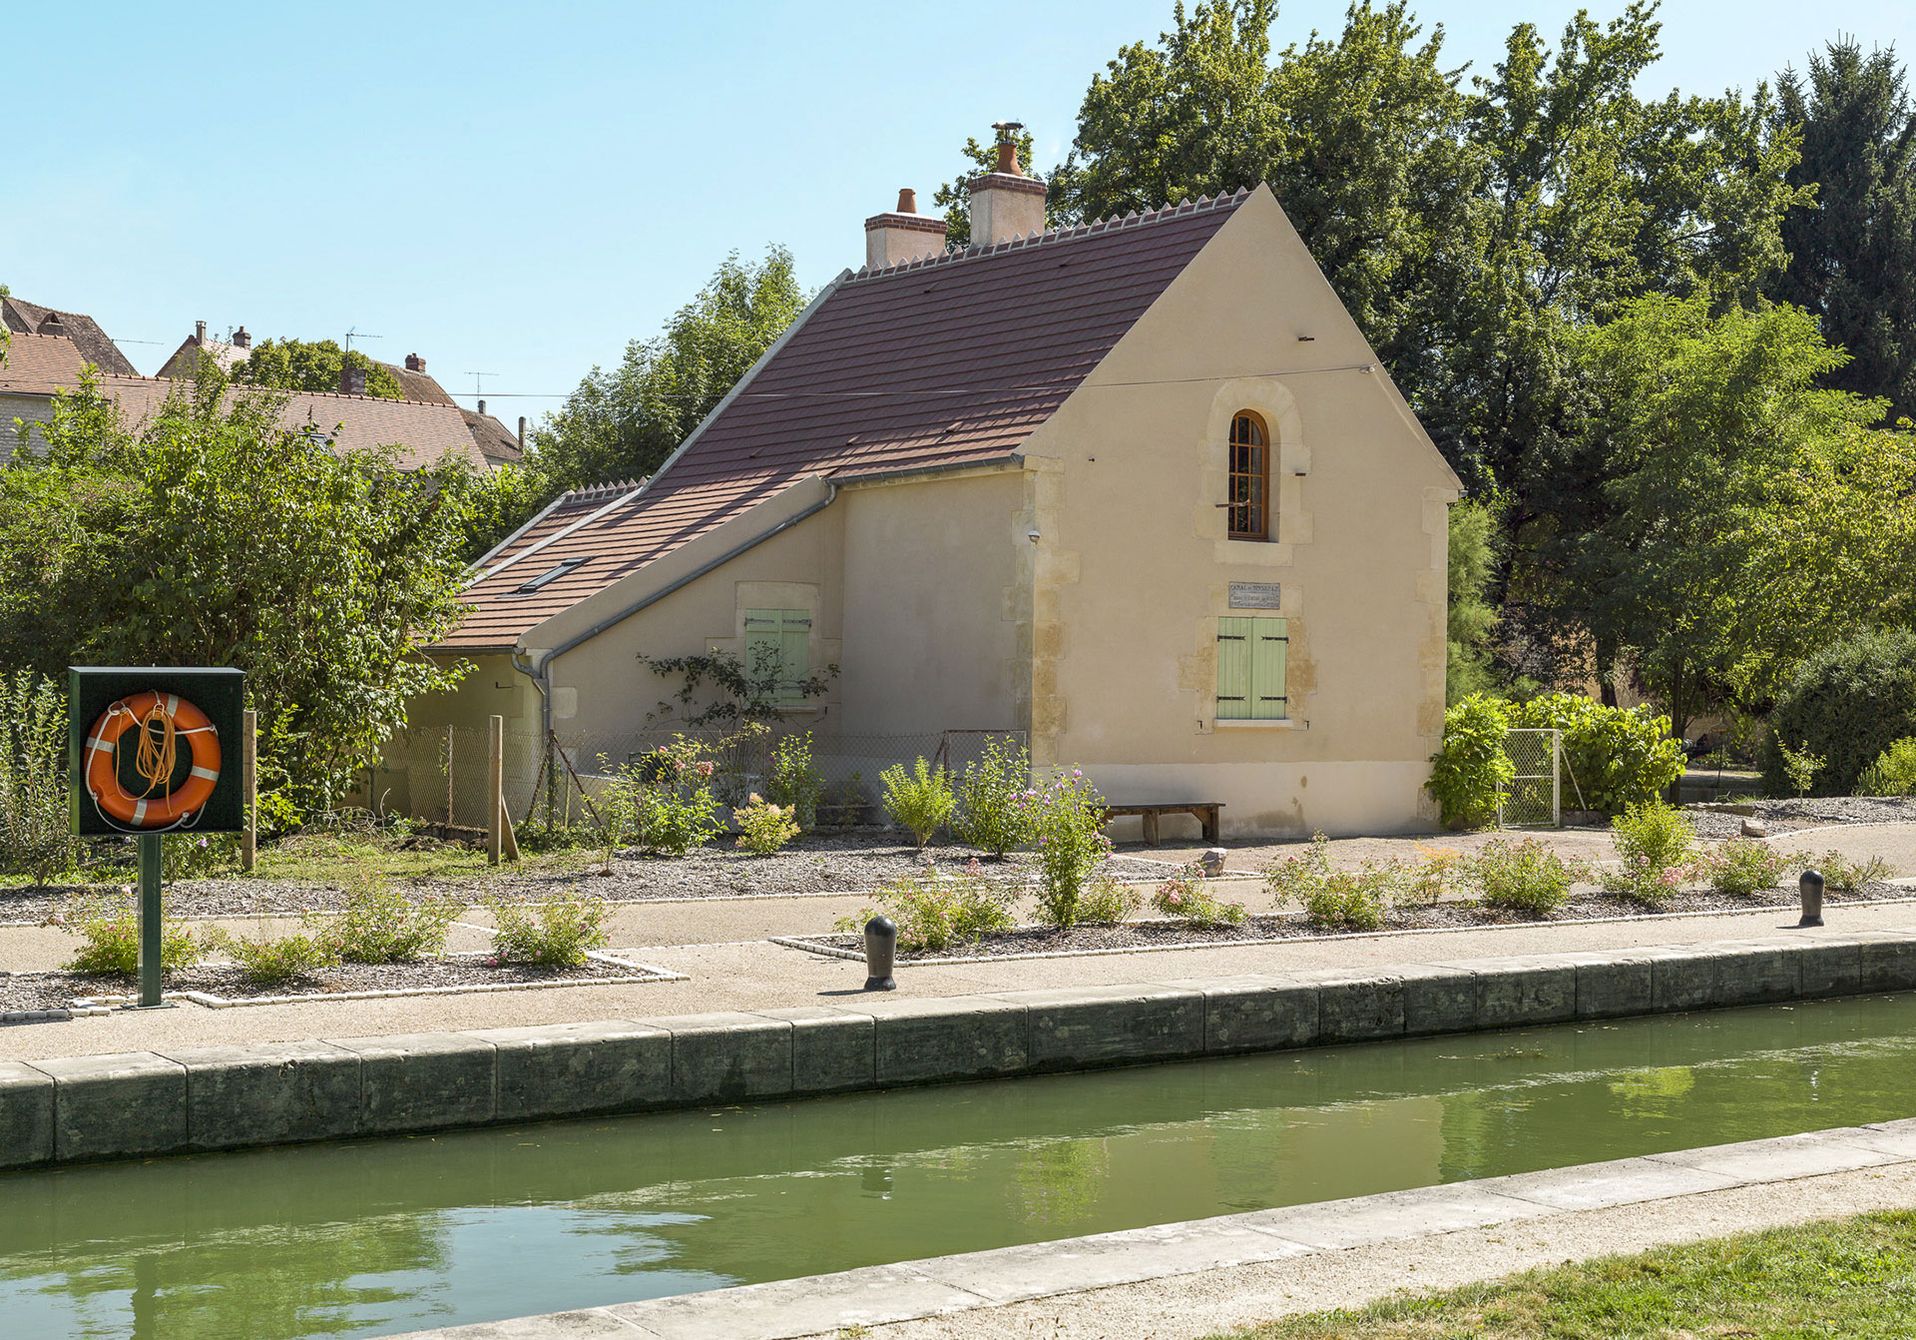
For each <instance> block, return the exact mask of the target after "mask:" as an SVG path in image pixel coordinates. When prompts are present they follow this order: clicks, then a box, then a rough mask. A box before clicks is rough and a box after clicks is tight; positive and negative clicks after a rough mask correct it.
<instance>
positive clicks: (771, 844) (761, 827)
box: [732, 793, 798, 856]
mask: <svg viewBox="0 0 1916 1340" xmlns="http://www.w3.org/2000/svg"><path fill="white" fill-rule="evenodd" d="M797 813H798V807H797V806H795V805H774V804H773V803H772V802H771V801H769V800H767V799H765V797H763V796H761V795H758V794H757V793H753V795H752V797H751V799H749V800H748V801H747V802H746V803H745V804H744V805H741V806H740V807H739V808H738V809H735V810H733V811H732V822H733V823H735V824H737V825H738V845H739V849H740V850H741V851H748V852H750V853H751V854H752V855H754V856H770V855H772V854H773V853H775V852H777V851H778V850H779V849H780V848H781V847H783V846H784V845H785V844H786V843H788V842H790V841H791V840H792V839H793V838H795V837H797V836H798V820H797V818H796V817H795V816H796V814H797Z"/></svg>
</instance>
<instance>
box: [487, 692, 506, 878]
mask: <svg viewBox="0 0 1916 1340" xmlns="http://www.w3.org/2000/svg"><path fill="white" fill-rule="evenodd" d="M486 734H487V740H486V816H487V817H486V861H487V863H488V864H491V865H498V864H499V856H500V853H501V850H502V848H503V846H504V841H505V839H504V835H503V834H502V833H501V832H500V829H501V827H502V825H503V824H504V821H505V809H506V719H505V718H504V717H502V716H495V717H493V718H491V720H490V721H489V722H488V723H487V732H486Z"/></svg>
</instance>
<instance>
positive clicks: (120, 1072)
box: [35, 1052, 186, 1162]
mask: <svg viewBox="0 0 1916 1340" xmlns="http://www.w3.org/2000/svg"><path fill="white" fill-rule="evenodd" d="M35 1069H38V1070H42V1071H45V1072H46V1073H47V1074H49V1075H51V1076H52V1077H53V1083H54V1090H53V1154H54V1157H55V1158H57V1159H59V1160H61V1161H62V1162H65V1161H67V1160H71V1159H90V1158H123V1157H125V1156H127V1155H129V1154H156V1153H159V1152H161V1151H163V1150H169V1149H178V1148H179V1147H180V1146H181V1145H183V1144H185V1143H186V1067H185V1066H183V1065H181V1064H180V1063H179V1062H177V1061H169V1060H167V1059H166V1058H165V1057H163V1056H155V1055H154V1054H153V1053H152V1052H123V1053H120V1054H119V1055H107V1056H74V1057H66V1058H61V1059H55V1060H48V1061H39V1062H36V1063H35Z"/></svg>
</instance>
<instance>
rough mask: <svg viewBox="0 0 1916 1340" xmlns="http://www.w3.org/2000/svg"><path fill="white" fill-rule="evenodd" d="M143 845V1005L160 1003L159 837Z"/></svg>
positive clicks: (143, 838)
mask: <svg viewBox="0 0 1916 1340" xmlns="http://www.w3.org/2000/svg"><path fill="white" fill-rule="evenodd" d="M139 842H140V1005H141V1006H142V1007H150V1006H154V1005H158V1004H159V1003H160V873H161V871H160V835H159V834H158V833H142V834H140V838H139Z"/></svg>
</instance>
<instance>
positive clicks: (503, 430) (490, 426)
mask: <svg viewBox="0 0 1916 1340" xmlns="http://www.w3.org/2000/svg"><path fill="white" fill-rule="evenodd" d="M415 375H417V374H415ZM459 413H460V416H461V417H462V418H464V419H465V421H466V428H467V430H468V431H469V432H471V434H472V440H473V442H474V443H475V444H476V445H477V446H478V448H479V454H480V455H481V456H484V457H485V458H486V464H487V465H516V464H517V463H518V462H519V461H521V460H522V459H524V457H525V452H524V451H523V450H521V449H520V446H519V435H518V434H517V433H515V432H513V431H512V430H511V429H510V428H508V427H506V426H505V425H504V424H503V423H500V422H499V420H497V419H495V418H493V417H492V416H491V415H490V414H481V413H479V412H478V411H477V410H471V409H462V410H460V411H459Z"/></svg>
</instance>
